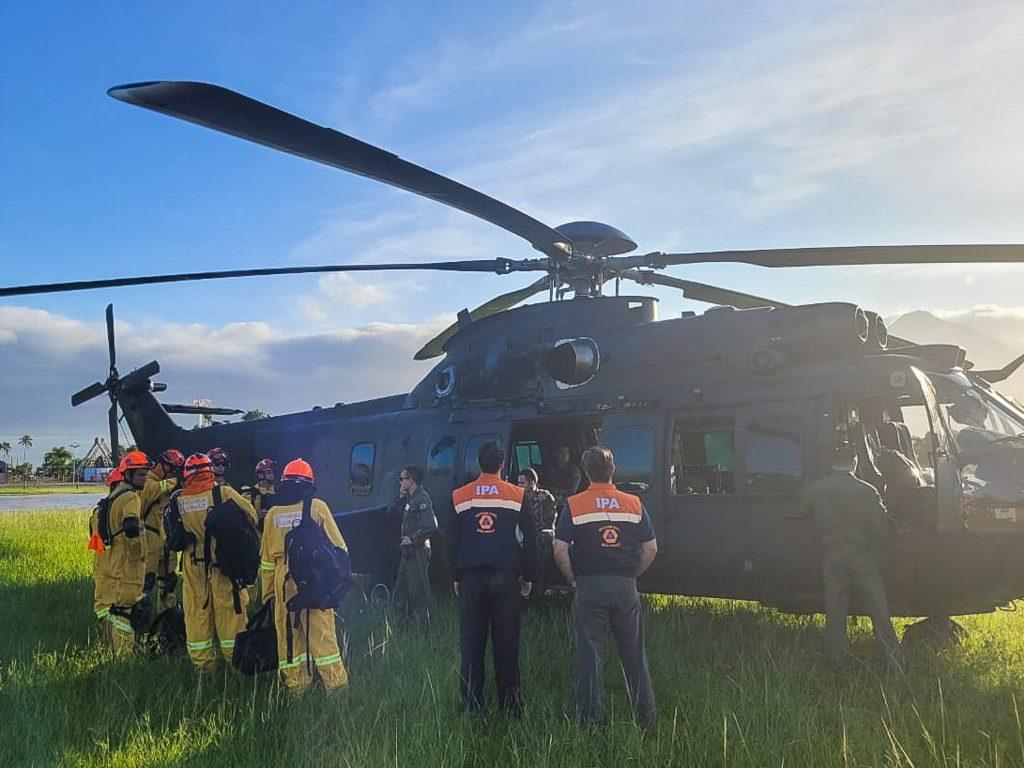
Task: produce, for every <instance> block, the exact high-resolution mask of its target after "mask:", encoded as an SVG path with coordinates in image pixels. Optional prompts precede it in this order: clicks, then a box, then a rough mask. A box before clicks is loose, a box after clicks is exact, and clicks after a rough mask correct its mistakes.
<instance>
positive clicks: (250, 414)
mask: <svg viewBox="0 0 1024 768" xmlns="http://www.w3.org/2000/svg"><path fill="white" fill-rule="evenodd" d="M268 415H269V414H266V413H264V412H263V411H260V410H258V409H255V408H254V409H253V410H251V411H246V412H245V413H243V414H242V421H259V420H260V419H265V418H267V416H268Z"/></svg>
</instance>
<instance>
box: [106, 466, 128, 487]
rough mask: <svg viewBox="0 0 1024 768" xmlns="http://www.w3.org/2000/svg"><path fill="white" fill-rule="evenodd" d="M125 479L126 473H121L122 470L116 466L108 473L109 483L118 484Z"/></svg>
mask: <svg viewBox="0 0 1024 768" xmlns="http://www.w3.org/2000/svg"><path fill="white" fill-rule="evenodd" d="M122 480H124V475H122V474H121V470H120V469H117V468H116V467H115V468H114V469H113V470H112V471H111V473H110V474H109V475H107V485H117V484H118V483H120V482H121V481H122Z"/></svg>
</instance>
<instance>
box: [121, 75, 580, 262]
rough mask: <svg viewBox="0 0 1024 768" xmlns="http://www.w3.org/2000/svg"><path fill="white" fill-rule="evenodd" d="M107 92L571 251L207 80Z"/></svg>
mask: <svg viewBox="0 0 1024 768" xmlns="http://www.w3.org/2000/svg"><path fill="white" fill-rule="evenodd" d="M107 93H108V94H110V95H111V96H113V97H114V98H115V99H118V100H119V101H123V102H125V103H127V104H133V105H135V106H138V107H145V108H146V109H151V110H153V111H155V112H162V113H163V114H165V115H170V116H171V117H177V118H180V119H181V120H187V121H189V122H192V123H196V124H198V125H202V126H204V127H206V128H212V129H213V130H215V131H221V132H222V133H227V134H230V135H231V136H237V137H238V138H240V139H246V140H247V141H252V142H255V143H257V144H263V145H264V146H267V147H270V148H272V149H277V150H280V151H282V152H288V153H290V154H293V155H298V156H299V157H304V158H306V159H307V160H313V161H315V162H318V163H323V164H325V165H330V166H332V167H334V168H340V169H341V170H344V171H349V172H350V173H355V174H358V175H360V176H366V177H367V178H370V179H374V180H376V181H381V182H383V183H385V184H390V185H392V186H395V187H398V188H399V189H404V190H406V191H408V192H414V193H415V194H417V195H422V196H423V197H428V198H430V199H431V200H436V201H437V202H439V203H444V204H445V205H450V206H451V207H453V208H458V209H459V210H461V211H465V212H466V213H469V214H471V215H473V216H476V217H477V218H480V219H483V220H484V221H488V222H490V223H491V224H495V225H497V226H499V227H501V228H502V229H504V230H506V231H508V232H511V233H513V234H515V235H519V236H520V237H522V238H524V239H525V240H527V241H528V242H529V243H530V244H531V245H532V246H533V247H534V248H536V249H537V250H538V251H540V252H541V253H544V254H546V255H548V256H552V257H555V258H564V257H565V256H566V255H567V254H568V253H570V252H571V248H570V247H569V240H568V238H567V237H566V236H565V235H562V234H560V233H559V232H557V231H556V230H554V229H553V228H551V227H549V226H547V225H546V224H543V223H541V222H540V221H537V220H536V219H534V218H532V217H531V216H527V215H526V214H525V213H523V212H522V211H519V210H516V209H515V208H513V207H511V206H509V205H506V204H505V203H502V202H500V201H498V200H495V199H494V198H493V197H488V196H487V195H485V194H483V193H482V192H478V191H476V190H475V189H472V188H470V187H467V186H465V185H464V184H460V183H459V182H457V181H454V180H453V179H450V178H448V177H447V176H442V175H440V174H438V173H434V172H433V171H428V170H427V169H426V168H423V167H421V166H418V165H415V164H414V163H410V162H409V161H408V160H403V159H402V158H400V157H398V155H395V154H392V153H391V152H387V151H385V150H383V149H380V148H379V147H375V146H373V145H372V144H367V143H366V142H363V141H360V140H359V139H355V138H353V137H351V136H347V135H346V134H344V133H340V132H339V131H335V130H333V129H331V128H325V127H324V126H321V125H317V124H316V123H311V122H309V121H308V120H303V119H302V118H300V117H296V116H295V115H292V114H289V113H288V112H284V111H282V110H280V109H276V108H275V107H271V106H270V105H268V104H264V103H263V102H260V101H256V100H255V99H251V98H249V97H248V96H243V95H242V94H240V93H236V92H235V91H231V90H228V89H227V88H222V87H220V86H217V85H211V84H209V83H195V82H173V81H163V82H146V83H132V84H128V85H119V86H115V87H113V88H111V89H109V90H108V91H107Z"/></svg>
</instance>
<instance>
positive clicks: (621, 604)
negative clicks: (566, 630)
mask: <svg viewBox="0 0 1024 768" xmlns="http://www.w3.org/2000/svg"><path fill="white" fill-rule="evenodd" d="M573 628H574V630H575V634H576V667H577V668H576V674H577V683H576V711H577V712H578V713H579V717H580V721H581V722H582V723H583V724H584V725H590V724H593V723H598V722H600V721H601V720H602V719H603V717H604V644H605V639H606V637H607V634H608V629H609V628H610V629H611V631H612V636H613V637H614V638H615V645H616V647H617V648H618V651H619V662H620V663H621V665H622V671H623V673H624V674H625V677H626V687H627V689H628V690H629V700H630V703H631V704H632V705H633V715H634V717H636V720H637V723H639V724H640V725H641V726H643V727H645V728H647V727H650V726H652V725H654V721H655V718H656V712H655V707H654V688H653V686H652V685H651V673H650V672H649V671H648V669H647V651H646V650H645V649H644V624H643V615H642V612H641V607H640V594H639V593H638V592H637V589H636V579H634V578H632V577H629V576H578V577H577V579H576V598H575V601H574V602H573Z"/></svg>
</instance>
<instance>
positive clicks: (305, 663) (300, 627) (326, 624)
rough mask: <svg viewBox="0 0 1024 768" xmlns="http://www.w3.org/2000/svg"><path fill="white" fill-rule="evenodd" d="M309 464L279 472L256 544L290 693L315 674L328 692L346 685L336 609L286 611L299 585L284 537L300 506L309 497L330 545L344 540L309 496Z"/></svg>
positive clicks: (301, 688)
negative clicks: (291, 574)
mask: <svg viewBox="0 0 1024 768" xmlns="http://www.w3.org/2000/svg"><path fill="white" fill-rule="evenodd" d="M313 480H314V477H313V468H312V467H311V466H310V465H309V463H308V462H306V461H304V460H303V459H295V460H294V461H290V462H288V464H286V465H285V467H284V470H283V471H282V472H281V487H280V488H279V489H278V491H277V493H275V494H274V506H273V507H271V508H270V509H269V510H267V516H266V518H265V520H264V524H263V536H262V540H261V546H260V573H261V575H262V579H261V581H262V584H263V599H264V600H273V601H274V623H275V625H276V628H277V658H278V668H279V669H280V671H281V677H282V679H283V681H284V684H285V688H286V689H287V690H288V692H289V693H291V694H295V695H301V694H303V693H306V692H307V691H308V690H309V688H310V686H311V685H312V684H313V681H314V679H315V678H319V679H320V681H321V682H322V684H323V687H324V690H325V691H327V692H328V693H332V692H335V691H338V690H340V689H341V688H344V687H345V686H346V685H348V672H347V670H346V669H345V663H344V662H343V661H342V659H341V651H340V649H339V647H338V634H337V630H336V629H335V625H334V611H333V610H330V609H309V610H301V611H297V612H293V611H290V610H289V608H288V602H289V600H290V599H291V598H293V597H294V596H295V595H296V594H297V592H298V589H297V586H296V584H295V582H294V581H293V580H290V579H289V578H288V573H289V567H290V563H289V562H288V559H287V557H286V537H287V535H288V533H289V532H290V531H292V530H296V529H297V526H298V525H299V522H300V521H301V520H302V513H303V506H304V504H305V502H306V500H307V498H308V499H309V514H310V516H311V517H312V519H313V520H314V521H315V522H316V524H317V525H319V526H320V528H321V529H322V531H323V535H324V536H326V538H327V540H328V541H329V542H330V544H331V545H333V546H334V547H338V548H341V549H345V540H344V539H343V538H342V536H341V531H339V530H338V524H337V523H335V522H334V517H333V516H332V515H331V510H330V509H329V508H328V506H327V504H326V503H324V502H323V501H322V500H320V499H316V498H313V493H314V491H315V488H314V485H313Z"/></svg>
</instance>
